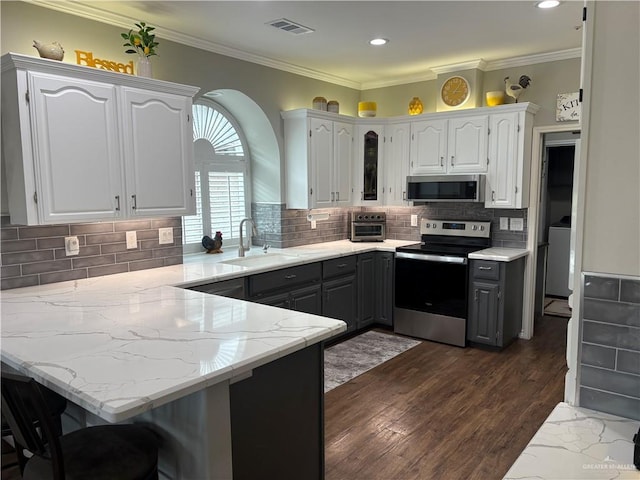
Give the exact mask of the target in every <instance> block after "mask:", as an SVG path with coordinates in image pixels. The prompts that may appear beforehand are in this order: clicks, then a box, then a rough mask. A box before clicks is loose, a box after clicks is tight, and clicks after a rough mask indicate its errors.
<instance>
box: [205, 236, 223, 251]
mask: <svg viewBox="0 0 640 480" xmlns="http://www.w3.org/2000/svg"><path fill="white" fill-rule="evenodd" d="M202 246H203V247H204V248H206V249H207V253H222V250H221V247H222V232H216V234H215V236H214V237H213V238H211V237H208V236H206V235H205V236H204V237H202Z"/></svg>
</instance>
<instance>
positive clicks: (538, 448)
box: [504, 402, 640, 480]
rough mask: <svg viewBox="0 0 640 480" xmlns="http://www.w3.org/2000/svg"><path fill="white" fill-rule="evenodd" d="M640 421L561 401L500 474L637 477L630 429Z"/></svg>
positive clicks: (512, 477)
mask: <svg viewBox="0 0 640 480" xmlns="http://www.w3.org/2000/svg"><path fill="white" fill-rule="evenodd" d="M639 426H640V422H638V421H636V420H629V419H627V418H622V417H617V416H615V415H609V414H606V413H602V412H596V411H594V410H589V409H586V408H579V407H573V406H571V405H568V404H566V403H564V402H562V403H559V404H558V405H556V407H555V408H554V409H553V411H552V412H551V414H550V415H549V417H548V418H547V419H546V420H545V422H544V423H543V424H542V426H541V427H540V429H539V430H538V432H537V433H536V434H535V435H534V436H533V438H532V439H531V441H530V442H529V444H528V445H527V447H526V448H525V450H524V451H523V452H522V454H521V455H520V457H518V459H517V460H516V462H515V463H514V464H513V466H512V467H511V469H509V471H508V472H507V474H506V475H505V476H504V480H524V479H531V480H534V479H536V480H589V479H600V480H604V479H622V480H624V479H634V480H638V479H640V472H639V471H638V470H636V469H635V467H634V466H633V435H634V434H635V433H637V432H638V427H639Z"/></svg>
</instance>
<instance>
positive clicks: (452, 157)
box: [451, 155, 455, 166]
mask: <svg viewBox="0 0 640 480" xmlns="http://www.w3.org/2000/svg"><path fill="white" fill-rule="evenodd" d="M454 158H455V157H454V156H453V155H451V166H453V159H454Z"/></svg>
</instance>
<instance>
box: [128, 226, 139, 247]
mask: <svg viewBox="0 0 640 480" xmlns="http://www.w3.org/2000/svg"><path fill="white" fill-rule="evenodd" d="M131 248H138V235H137V234H136V231H135V230H133V231H132V232H127V249H131Z"/></svg>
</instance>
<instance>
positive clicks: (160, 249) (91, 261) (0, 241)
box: [0, 217, 182, 290]
mask: <svg viewBox="0 0 640 480" xmlns="http://www.w3.org/2000/svg"><path fill="white" fill-rule="evenodd" d="M0 221H1V223H0V251H1V252H2V254H1V255H0V261H1V264H2V267H1V270H0V277H1V279H2V282H1V287H0V288H1V289H2V290H6V289H10V288H18V287H27V286H32V285H44V284H46V283H55V282H64V281H67V280H78V279H81V278H89V277H96V276H100V275H111V274H114V273H124V272H130V271H135V270H143V269H147V268H157V267H163V266H166V265H175V264H179V263H182V220H181V218H180V217H172V218H157V219H146V220H136V221H122V222H100V223H83V224H65V225H47V226H37V227H27V226H21V225H11V224H9V218H8V217H2V218H1V219H0ZM161 227H173V244H170V245H160V244H159V242H158V229H159V228H161ZM127 231H135V232H136V235H137V240H138V246H137V247H136V248H135V249H130V250H128V249H127V245H126V232H127ZM68 236H77V237H78V242H79V244H80V253H79V254H78V255H73V256H67V255H66V253H65V250H64V239H65V237H68Z"/></svg>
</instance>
